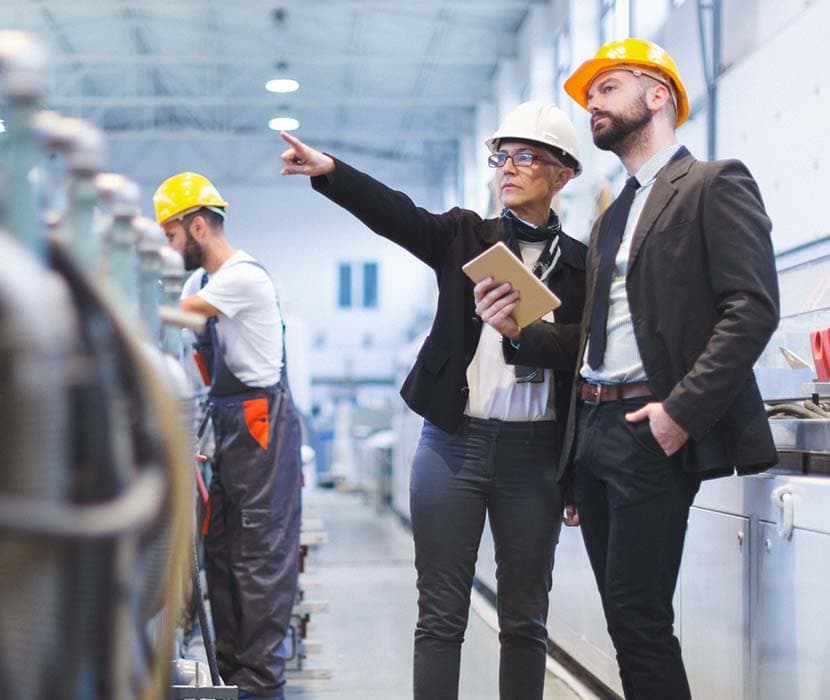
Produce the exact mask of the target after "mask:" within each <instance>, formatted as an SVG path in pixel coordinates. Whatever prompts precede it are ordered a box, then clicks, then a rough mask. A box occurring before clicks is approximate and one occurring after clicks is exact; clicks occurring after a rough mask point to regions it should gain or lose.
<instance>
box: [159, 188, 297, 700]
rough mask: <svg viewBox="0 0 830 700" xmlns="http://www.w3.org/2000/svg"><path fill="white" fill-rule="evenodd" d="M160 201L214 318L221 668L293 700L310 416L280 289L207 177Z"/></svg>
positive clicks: (163, 220)
mask: <svg viewBox="0 0 830 700" xmlns="http://www.w3.org/2000/svg"><path fill="white" fill-rule="evenodd" d="M153 205H154V207H155V211H156V219H157V220H158V222H159V224H161V226H162V227H163V228H164V232H165V234H166V235H167V239H168V241H169V242H170V245H171V246H172V247H173V248H174V249H176V250H177V251H178V252H179V253H181V254H182V257H183V258H184V263H185V269H187V270H192V271H193V274H192V275H191V277H190V278H189V279H188V280H187V281H186V282H185V285H184V288H183V290H182V299H181V307H182V308H183V309H184V310H185V311H193V312H196V313H200V314H204V315H205V316H207V317H208V323H207V328H206V331H205V333H203V334H201V335H200V336H199V338H198V340H197V343H196V346H197V348H198V351H199V354H200V358H201V367H202V369H203V371H204V375H205V379H206V383H208V384H209V385H210V390H209V392H208V396H209V401H210V408H209V410H210V416H211V420H212V423H213V432H214V437H215V442H216V448H215V451H214V455H213V463H212V467H213V478H212V479H211V483H210V520H209V523H208V529H207V533H206V535H205V538H204V549H205V573H206V575H207V583H208V596H209V598H210V605H211V613H212V615H213V623H214V629H215V632H216V656H217V661H218V663H219V670H220V673H221V675H222V677H223V679H224V680H225V681H226V682H227V683H229V684H232V685H236V686H238V687H239V697H240V698H261V699H262V700H284V697H285V695H284V685H285V674H284V670H285V658H284V654H283V652H282V651H281V649H280V648H281V645H282V643H283V640H284V638H285V636H286V633H287V631H288V626H289V623H290V619H291V610H292V607H293V605H294V601H295V598H296V594H297V579H298V575H299V564H298V561H299V548H300V484H301V471H300V421H299V416H298V414H297V411H296V409H295V407H294V403H293V401H292V399H291V392H290V390H289V388H288V381H287V376H286V364H285V341H284V325H283V320H282V316H281V314H280V309H279V303H278V301H277V296H276V292H275V290H274V284H273V282H272V281H271V278H270V276H269V275H268V273H267V272H266V270H265V268H264V267H262V265H260V263H258V262H257V261H256V260H255V259H254V258H252V257H251V256H250V255H248V254H247V253H245V252H244V251H242V250H237V249H235V248H233V246H232V245H231V244H230V241H229V240H228V239H227V237H226V236H225V231H224V221H225V212H226V210H227V207H228V203H227V202H226V201H225V200H224V199H223V198H222V196H221V195H220V194H219V192H218V190H217V189H216V187H214V186H213V184H212V183H211V182H210V181H209V180H208V179H207V178H206V177H204V176H203V175H200V174H198V173H192V172H184V173H179V174H178V175H174V176H173V177H170V178H168V179H167V180H165V181H164V182H163V183H161V185H159V187H158V189H157V190H156V192H155V194H154V195H153Z"/></svg>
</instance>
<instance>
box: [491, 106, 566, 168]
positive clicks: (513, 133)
mask: <svg viewBox="0 0 830 700" xmlns="http://www.w3.org/2000/svg"><path fill="white" fill-rule="evenodd" d="M503 139H518V140H521V141H535V142H536V143H539V144H541V145H542V146H546V147H548V148H550V149H552V150H553V152H554V153H556V154H557V155H558V156H559V158H560V160H561V161H562V164H563V165H567V166H568V167H570V168H572V169H573V171H574V176H576V175H579V173H581V172H582V163H580V162H579V151H578V150H577V147H576V130H575V129H574V125H573V124H571V120H570V119H568V117H566V116H565V113H564V112H563V111H562V110H561V109H559V108H558V107H557V106H556V105H554V104H550V103H547V102H541V101H538V100H532V101H530V102H522V104H520V105H519V106H518V107H516V108H515V109H513V110H512V111H511V112H510V113H509V114H508V115H507V116H506V117H505V118H504V121H502V123H501V124H500V125H499V128H498V129H496V131H495V132H494V133H493V135H492V136H491V137H490V138H489V139H487V140H486V141H485V143H486V144H487V148H489V149H490V152H491V153H495V151H496V149H498V147H499V142H500V141H502V140H503Z"/></svg>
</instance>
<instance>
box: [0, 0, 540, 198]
mask: <svg viewBox="0 0 830 700" xmlns="http://www.w3.org/2000/svg"><path fill="white" fill-rule="evenodd" d="M546 2H547V0H453V1H452V2H448V1H445V0H417V1H413V2H407V1H405V0H272V1H270V2H267V1H264V0H237V1H236V2H229V1H228V0H224V1H222V2H220V1H219V0H143V1H139V0H3V2H1V3H0V28H2V29H23V30H27V31H31V32H34V33H35V34H37V35H38V36H39V37H40V39H41V40H42V41H43V42H44V44H45V45H46V47H47V49H48V51H49V53H50V55H51V61H50V66H51V68H50V74H49V85H48V88H47V105H46V106H48V107H49V108H50V109H54V110H56V111H58V112H60V113H62V114H64V115H67V116H77V117H82V118H84V119H87V120H89V121H91V122H93V123H95V124H96V125H98V126H99V127H100V128H102V129H103V130H104V131H105V132H106V133H107V135H108V141H109V147H110V153H111V156H110V160H111V162H112V163H113V166H114V167H116V168H119V169H122V170H123V171H124V172H127V173H128V174H130V175H131V176H132V177H134V178H135V179H137V180H139V181H152V182H155V181H157V180H158V176H159V173H160V172H161V173H167V172H169V171H170V170H171V169H176V168H184V167H193V168H194V169H195V168H196V165H193V166H191V165H189V164H190V163H199V164H200V165H201V167H207V168H209V169H210V171H211V172H213V173H216V172H217V170H218V171H220V173H221V174H220V175H218V177H220V178H221V179H222V180H223V181H236V182H249V181H250V182H254V181H262V180H268V179H271V178H273V177H275V176H276V172H277V167H276V165H275V155H276V154H278V153H279V152H280V151H281V150H282V144H281V141H280V139H279V137H278V135H277V134H276V132H274V131H272V130H270V129H269V127H268V122H269V120H270V119H272V118H273V117H276V116H291V117H294V118H295V119H297V120H298V121H299V122H300V128H299V129H298V131H297V132H296V133H297V135H299V136H300V137H301V138H303V139H305V140H307V141H308V142H309V143H312V144H313V145H316V146H319V147H322V148H324V149H326V150H330V151H332V152H336V153H338V154H342V155H344V156H346V157H349V158H355V157H356V158H357V159H358V160H359V161H361V162H362V163H363V164H364V165H366V164H369V163H371V165H372V167H374V172H378V170H379V171H380V172H379V173H378V174H379V175H381V176H387V177H391V178H392V179H394V180H398V181H403V180H406V173H407V171H408V169H410V168H411V167H412V165H413V163H419V164H421V165H420V166H419V168H418V170H419V172H421V173H422V172H423V168H424V167H439V166H440V165H441V164H446V163H447V159H450V158H454V156H455V153H456V151H457V138H458V137H459V136H460V135H462V134H464V133H469V130H470V129H471V128H472V121H473V114H474V108H475V105H476V104H478V103H479V102H480V101H482V100H485V99H487V98H488V97H490V95H491V78H492V77H493V74H494V72H495V70H496V67H497V64H498V61H499V59H500V58H503V57H508V56H514V55H515V54H516V30H517V29H518V28H519V27H520V26H521V24H522V22H523V21H524V19H525V17H526V15H527V13H528V10H529V8H530V6H531V5H534V4H546ZM277 77H287V78H293V79H295V80H297V81H298V82H299V84H300V88H299V90H297V91H296V92H292V93H285V94H274V93H270V92H267V91H266V89H265V84H266V82H267V81H268V80H270V79H272V78H277ZM0 117H2V115H0ZM424 164H426V165H424Z"/></svg>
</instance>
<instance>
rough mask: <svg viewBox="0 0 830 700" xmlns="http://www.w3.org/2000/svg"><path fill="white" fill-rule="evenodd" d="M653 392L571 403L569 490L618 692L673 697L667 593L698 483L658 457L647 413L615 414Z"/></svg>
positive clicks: (680, 683) (679, 670) (677, 696)
mask: <svg viewBox="0 0 830 700" xmlns="http://www.w3.org/2000/svg"><path fill="white" fill-rule="evenodd" d="M653 400H654V399H653V398H652V399H644V398H637V399H626V400H623V401H609V402H606V403H602V404H599V405H595V404H591V403H584V402H580V404H579V406H578V418H577V420H578V423H577V445H576V455H575V460H574V465H575V484H574V486H575V497H576V506H577V510H578V511H579V517H580V522H581V529H582V536H583V539H584V540H585V547H586V549H587V551H588V557H589V559H590V561H591V567H592V568H593V570H594V576H595V577H596V580H597V587H598V588H599V592H600V597H601V598H602V604H603V608H604V611H605V618H606V621H607V623H608V632H609V634H610V635H611V639H612V640H613V642H614V646H615V648H616V650H617V661H618V663H619V667H620V677H621V679H622V685H623V691H624V693H625V697H626V700H667V699H668V698H671V699H672V700H683V699H684V698H690V697H691V696H690V692H689V684H688V680H687V678H686V671H685V668H684V666H683V659H682V657H681V654H680V643H679V642H678V640H677V637H675V636H674V630H673V625H674V611H673V608H672V597H673V596H674V589H675V585H676V583H677V575H678V571H679V567H680V559H681V556H682V553H683V540H684V538H685V534H686V522H687V519H688V515H689V507H690V506H691V504H692V501H693V499H694V496H695V494H696V493H697V490H698V487H699V485H700V481H699V479H698V478H697V477H695V476H693V475H691V474H688V473H686V472H684V471H683V468H682V466H681V462H680V458H679V456H678V455H673V456H672V457H666V455H665V453H664V452H663V450H662V449H661V448H660V446H659V445H658V444H657V441H656V440H655V439H654V437H653V435H652V433H651V428H650V426H649V423H648V421H647V420H644V421H642V422H639V423H628V422H627V421H626V420H625V414H626V413H628V412H630V411H634V410H636V409H638V408H640V407H642V406H643V405H645V404H646V403H648V402H649V401H653Z"/></svg>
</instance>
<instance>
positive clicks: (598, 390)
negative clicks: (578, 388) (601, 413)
mask: <svg viewBox="0 0 830 700" xmlns="http://www.w3.org/2000/svg"><path fill="white" fill-rule="evenodd" d="M585 384H586V385H587V386H589V387H591V389H590V391H591V392H592V393H593V396H591V397H590V398H588V399H585V400H586V401H588V402H589V403H593V404H599V403H601V401H602V384H592V383H591V382H585Z"/></svg>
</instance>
